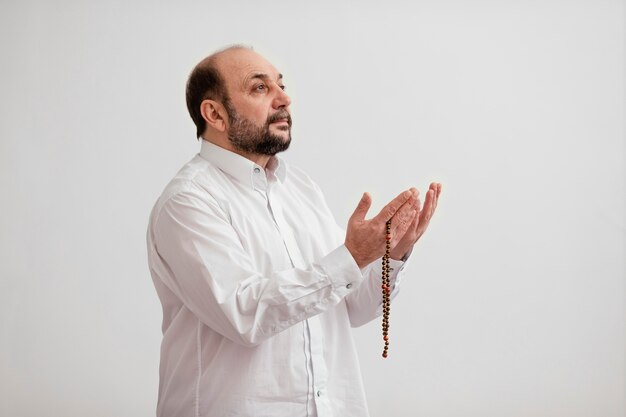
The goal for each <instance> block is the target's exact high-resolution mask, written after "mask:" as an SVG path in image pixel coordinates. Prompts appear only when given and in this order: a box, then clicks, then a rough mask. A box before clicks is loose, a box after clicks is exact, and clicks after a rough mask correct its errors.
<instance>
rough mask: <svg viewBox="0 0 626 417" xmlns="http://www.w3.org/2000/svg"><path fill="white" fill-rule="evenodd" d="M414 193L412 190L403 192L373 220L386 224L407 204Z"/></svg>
mask: <svg viewBox="0 0 626 417" xmlns="http://www.w3.org/2000/svg"><path fill="white" fill-rule="evenodd" d="M412 195H413V193H412V192H411V191H410V190H407V191H403V192H402V193H400V194H399V195H398V196H397V197H396V198H394V199H393V200H391V201H390V202H389V203H388V204H387V205H386V206H385V207H383V209H382V210H381V211H380V213H378V214H377V215H376V217H374V218H373V219H372V220H374V221H376V222H379V223H386V222H387V220H389V219H391V218H392V217H393V216H394V214H396V212H397V211H398V210H400V208H401V207H402V206H403V205H404V203H406V202H407V201H408V200H409V198H411V196H412Z"/></svg>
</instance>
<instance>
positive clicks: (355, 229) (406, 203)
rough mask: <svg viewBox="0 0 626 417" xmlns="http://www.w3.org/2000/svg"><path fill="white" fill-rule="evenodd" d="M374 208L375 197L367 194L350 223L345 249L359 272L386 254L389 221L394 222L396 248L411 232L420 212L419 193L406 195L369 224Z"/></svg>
mask: <svg viewBox="0 0 626 417" xmlns="http://www.w3.org/2000/svg"><path fill="white" fill-rule="evenodd" d="M371 205H372V198H371V196H370V195H369V194H368V193H365V194H363V197H362V198H361V201H359V204H358V206H357V207H356V209H355V210H354V213H353V214H352V216H351V217H350V220H348V228H347V231H346V241H345V245H346V248H348V251H350V253H351V254H352V257H353V258H354V260H355V261H356V263H357V265H358V266H359V268H364V267H365V266H367V265H369V264H370V263H371V262H373V261H375V260H376V259H378V258H380V257H381V256H383V255H384V254H385V247H386V239H385V236H386V234H387V232H386V223H387V220H389V219H393V220H392V222H391V236H392V240H391V246H392V248H393V247H394V246H395V244H396V243H397V242H399V241H400V239H402V237H403V236H404V234H405V233H406V232H407V230H408V229H409V226H410V225H411V223H412V222H413V220H414V219H415V216H417V215H418V213H419V209H420V202H419V198H418V192H417V190H416V189H415V188H411V189H410V190H407V191H404V192H402V193H401V194H400V195H398V196H397V197H396V198H394V199H393V200H391V201H390V202H389V204H387V205H386V206H385V207H383V209H382V210H381V211H380V213H378V214H377V215H376V216H375V217H374V218H372V219H370V220H365V216H366V214H367V211H368V210H369V208H370V207H371Z"/></svg>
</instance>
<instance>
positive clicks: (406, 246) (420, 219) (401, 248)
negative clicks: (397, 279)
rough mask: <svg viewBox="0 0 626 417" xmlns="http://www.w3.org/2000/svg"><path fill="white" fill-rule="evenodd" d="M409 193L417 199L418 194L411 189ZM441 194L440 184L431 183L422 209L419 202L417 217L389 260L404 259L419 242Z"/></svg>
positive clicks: (391, 253) (392, 251) (393, 250)
mask: <svg viewBox="0 0 626 417" xmlns="http://www.w3.org/2000/svg"><path fill="white" fill-rule="evenodd" d="M411 191H413V193H414V194H415V198H416V199H417V197H418V195H419V192H418V191H417V190H416V189H415V188H412V189H411ZM440 194H441V184H439V183H436V182H433V183H431V184H430V187H429V188H428V191H427V192H426V201H424V207H423V208H422V209H421V210H420V207H419V200H418V206H417V210H418V213H417V216H415V219H414V220H413V222H412V223H411V225H410V226H409V230H407V232H406V233H405V235H404V237H403V238H402V239H401V240H400V241H399V242H398V243H397V244H396V246H395V247H394V248H393V249H392V250H391V252H390V254H389V256H390V257H391V259H396V260H400V259H402V258H404V257H405V256H406V255H407V254H408V253H409V252H410V251H411V249H413V245H415V243H416V242H417V241H418V240H419V238H420V237H422V235H423V234H424V232H425V231H426V229H427V228H428V223H430V219H431V218H432V217H433V214H435V209H436V208H437V201H438V200H439V195H440Z"/></svg>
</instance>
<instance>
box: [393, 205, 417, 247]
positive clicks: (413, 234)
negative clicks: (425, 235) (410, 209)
mask: <svg viewBox="0 0 626 417" xmlns="http://www.w3.org/2000/svg"><path fill="white" fill-rule="evenodd" d="M419 223H420V216H419V211H418V210H416V211H415V215H414V216H413V221H412V222H411V224H410V225H409V227H408V229H407V231H406V233H404V236H396V239H395V243H394V239H392V245H393V246H395V244H399V243H400V242H401V241H407V240H408V241H410V242H411V244H413V243H414V242H415V241H416V240H417V237H418V235H417V230H418V229H417V228H418V227H419Z"/></svg>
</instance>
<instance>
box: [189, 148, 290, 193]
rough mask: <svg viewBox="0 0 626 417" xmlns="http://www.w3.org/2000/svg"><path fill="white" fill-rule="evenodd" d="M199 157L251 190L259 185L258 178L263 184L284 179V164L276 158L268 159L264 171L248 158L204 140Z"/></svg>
mask: <svg viewBox="0 0 626 417" xmlns="http://www.w3.org/2000/svg"><path fill="white" fill-rule="evenodd" d="M200 156H201V157H202V158H203V159H205V160H207V161H209V162H210V163H212V164H213V165H215V166H216V167H217V168H218V169H219V170H220V171H223V172H224V173H226V174H228V175H230V176H231V177H233V178H235V179H236V180H238V181H240V182H242V183H244V184H247V185H250V186H251V187H253V188H255V187H256V186H258V185H260V184H259V178H260V179H261V182H262V183H265V184H266V183H267V182H268V181H270V182H271V181H273V180H274V179H278V180H280V182H283V181H284V179H285V164H284V163H283V161H282V160H281V159H280V158H278V157H276V156H272V157H271V158H270V160H269V161H268V162H267V167H266V169H265V170H263V167H262V166H260V165H258V164H256V163H254V162H252V161H251V160H249V159H248V158H245V157H243V156H241V155H239V154H237V153H235V152H232V151H229V150H227V149H224V148H222V147H220V146H217V145H215V144H214V143H211V142H209V141H208V140H204V139H203V140H202V144H201V146H200ZM264 174H265V175H264ZM263 188H266V186H265V187H263Z"/></svg>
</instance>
